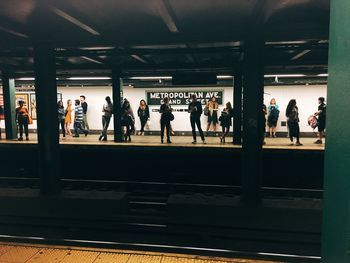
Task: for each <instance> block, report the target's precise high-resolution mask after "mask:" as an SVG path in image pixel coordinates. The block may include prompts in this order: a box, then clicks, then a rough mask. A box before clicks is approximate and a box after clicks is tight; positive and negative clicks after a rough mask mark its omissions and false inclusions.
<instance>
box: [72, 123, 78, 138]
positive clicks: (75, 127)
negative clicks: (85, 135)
mask: <svg viewBox="0 0 350 263" xmlns="http://www.w3.org/2000/svg"><path fill="white" fill-rule="evenodd" d="M73 127H74V137H79V123H78V122H74V124H73Z"/></svg>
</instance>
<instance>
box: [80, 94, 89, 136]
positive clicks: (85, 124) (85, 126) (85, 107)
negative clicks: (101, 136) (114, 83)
mask: <svg viewBox="0 0 350 263" xmlns="http://www.w3.org/2000/svg"><path fill="white" fill-rule="evenodd" d="M85 99H86V98H85V96H84V95H81V96H80V104H81V107H82V108H83V122H82V127H83V129H85V130H90V128H89V123H88V121H87V111H88V104H87V103H86V101H85Z"/></svg>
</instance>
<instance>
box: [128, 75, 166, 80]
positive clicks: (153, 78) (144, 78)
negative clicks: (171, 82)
mask: <svg viewBox="0 0 350 263" xmlns="http://www.w3.org/2000/svg"><path fill="white" fill-rule="evenodd" d="M130 79H140V80H159V79H173V77H171V76H160V77H153V76H152V77H148V76H147V77H131V78H130Z"/></svg>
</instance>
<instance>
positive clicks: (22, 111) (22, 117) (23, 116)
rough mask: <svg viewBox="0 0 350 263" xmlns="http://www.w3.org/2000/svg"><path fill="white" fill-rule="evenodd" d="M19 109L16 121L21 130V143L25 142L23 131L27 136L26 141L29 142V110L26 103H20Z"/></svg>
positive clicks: (17, 109) (21, 101)
mask: <svg viewBox="0 0 350 263" xmlns="http://www.w3.org/2000/svg"><path fill="white" fill-rule="evenodd" d="M18 105H19V107H17V108H16V120H17V125H18V128H19V138H18V140H19V141H23V129H24V133H25V135H26V141H29V131H28V124H29V112H28V109H27V108H26V107H25V106H24V101H23V100H20V101H18Z"/></svg>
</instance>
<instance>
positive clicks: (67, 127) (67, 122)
mask: <svg viewBox="0 0 350 263" xmlns="http://www.w3.org/2000/svg"><path fill="white" fill-rule="evenodd" d="M72 111H73V109H72V101H71V100H67V108H66V111H65V114H66V115H65V119H64V128H65V130H66V134H67V135H69V136H73V134H72V132H71V124H72Z"/></svg>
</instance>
